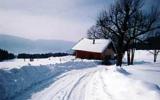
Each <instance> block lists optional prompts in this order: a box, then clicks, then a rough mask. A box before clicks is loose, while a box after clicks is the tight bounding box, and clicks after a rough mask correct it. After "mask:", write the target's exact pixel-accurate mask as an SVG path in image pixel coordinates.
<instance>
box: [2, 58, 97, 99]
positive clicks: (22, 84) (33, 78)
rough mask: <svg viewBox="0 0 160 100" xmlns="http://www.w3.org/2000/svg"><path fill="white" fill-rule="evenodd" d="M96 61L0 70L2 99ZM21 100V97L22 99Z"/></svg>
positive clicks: (92, 64) (89, 65)
mask: <svg viewBox="0 0 160 100" xmlns="http://www.w3.org/2000/svg"><path fill="white" fill-rule="evenodd" d="M94 62H95V61H90V62H88V61H87V60H78V59H77V60H75V61H68V62H65V63H59V64H53V65H41V66H23V67H21V68H20V69H17V68H13V69H11V70H4V69H1V70H0V100H3V99H4V100H5V99H11V98H12V99H13V98H15V97H16V96H17V94H19V93H21V92H25V90H26V89H28V88H31V87H34V86H35V85H37V84H41V82H43V81H46V80H48V79H51V78H55V77H56V76H58V75H60V74H62V73H64V72H66V71H69V70H72V69H82V68H86V67H94V66H96V65H95V63H94ZM15 100H17V99H15ZM20 100H21V99H20Z"/></svg>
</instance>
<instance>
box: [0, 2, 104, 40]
mask: <svg viewBox="0 0 160 100" xmlns="http://www.w3.org/2000/svg"><path fill="white" fill-rule="evenodd" d="M102 1H105V0H99V1H97V0H88V1H86V0H0V33H5V34H11V35H16V36H21V37H26V38H30V39H63V40H71V41H77V40H79V39H80V38H82V37H84V36H85V34H86V31H87V29H88V28H89V27H90V26H91V25H93V24H94V22H95V20H96V16H97V15H98V12H99V11H100V10H101V9H102V8H103V7H104V4H103V2H102Z"/></svg>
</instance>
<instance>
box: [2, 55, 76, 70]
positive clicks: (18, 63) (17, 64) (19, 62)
mask: <svg viewBox="0 0 160 100" xmlns="http://www.w3.org/2000/svg"><path fill="white" fill-rule="evenodd" d="M74 59H75V57H74V56H63V57H49V58H41V59H34V61H30V59H25V60H24V59H13V60H6V61H3V62H0V69H7V70H10V69H12V68H21V67H23V66H28V65H32V66H40V65H49V64H56V63H65V62H68V61H72V60H74Z"/></svg>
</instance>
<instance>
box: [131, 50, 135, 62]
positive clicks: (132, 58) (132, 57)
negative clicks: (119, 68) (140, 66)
mask: <svg viewBox="0 0 160 100" xmlns="http://www.w3.org/2000/svg"><path fill="white" fill-rule="evenodd" d="M134 54H135V49H132V55H131V65H133V61H134Z"/></svg>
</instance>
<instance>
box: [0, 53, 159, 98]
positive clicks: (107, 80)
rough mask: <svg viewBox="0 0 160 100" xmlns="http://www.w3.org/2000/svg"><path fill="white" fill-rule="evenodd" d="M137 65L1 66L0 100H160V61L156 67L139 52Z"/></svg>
mask: <svg viewBox="0 0 160 100" xmlns="http://www.w3.org/2000/svg"><path fill="white" fill-rule="evenodd" d="M124 60H125V59H124ZM135 61H136V63H135V65H132V66H126V65H124V66H123V67H122V68H117V67H116V66H115V65H111V66H103V65H98V61H93V60H81V59H75V58H74V57H73V56H67V57H62V58H52V59H50V60H49V59H41V60H38V61H36V60H35V61H34V62H29V61H26V62H24V61H23V60H19V61H17V62H16V63H14V61H13V62H12V61H8V62H7V63H6V62H5V63H3V64H0V66H1V69H0V100H6V99H7V100H128V99H129V100H160V88H159V87H160V78H159V76H160V57H158V59H157V63H153V55H151V54H149V53H148V52H147V51H137V52H136V56H135ZM10 62H12V63H10ZM20 62H21V63H20ZM9 63H10V64H11V65H10V64H9ZM13 63H14V64H13ZM7 64H9V65H7ZM18 64H19V65H18ZM2 65H3V66H2ZM17 65H18V67H17ZM23 65H25V66H23ZM9 66H10V67H9Z"/></svg>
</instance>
